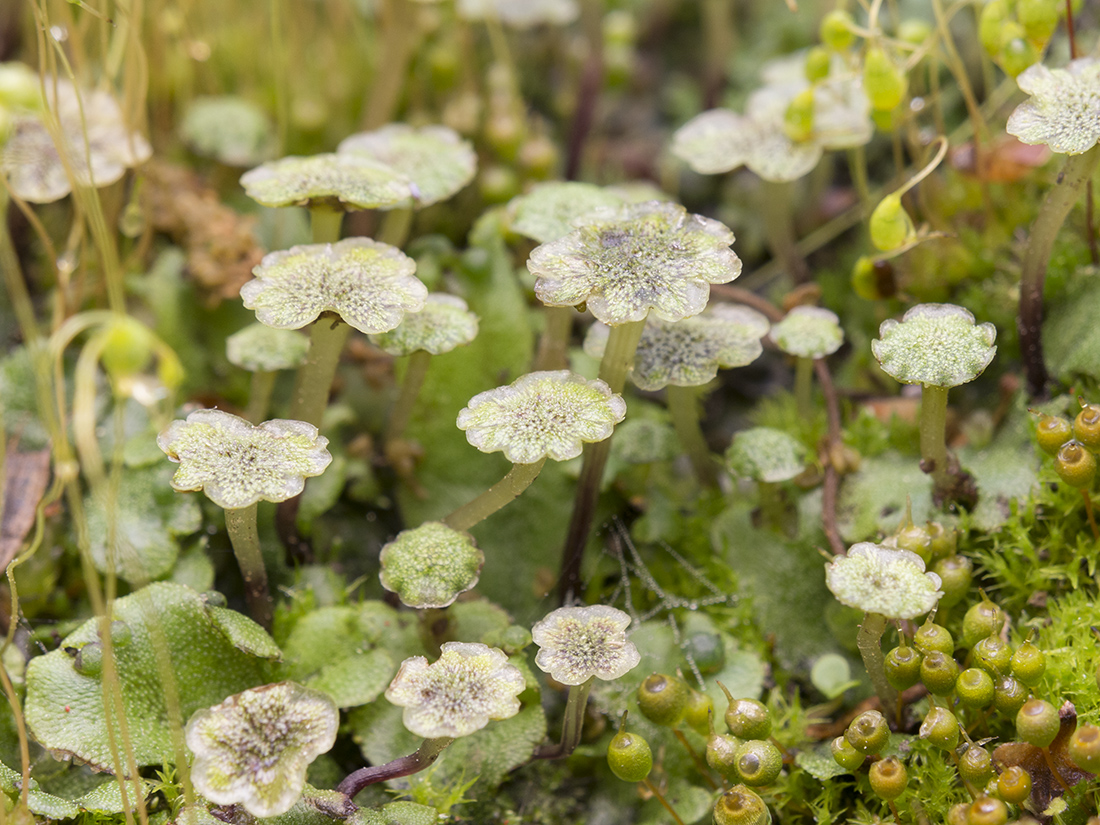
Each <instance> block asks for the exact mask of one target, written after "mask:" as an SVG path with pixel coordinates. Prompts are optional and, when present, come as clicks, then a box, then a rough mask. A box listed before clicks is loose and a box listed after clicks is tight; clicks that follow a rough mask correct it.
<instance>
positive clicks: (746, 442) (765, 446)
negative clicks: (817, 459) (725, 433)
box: [726, 427, 806, 529]
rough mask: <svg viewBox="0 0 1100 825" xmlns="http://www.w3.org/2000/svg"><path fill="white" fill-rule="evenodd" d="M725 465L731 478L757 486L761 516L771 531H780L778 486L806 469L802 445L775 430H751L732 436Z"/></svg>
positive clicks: (780, 508)
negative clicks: (735, 476) (753, 482)
mask: <svg viewBox="0 0 1100 825" xmlns="http://www.w3.org/2000/svg"><path fill="white" fill-rule="evenodd" d="M726 464H727V465H728V466H729V468H730V470H731V471H732V472H733V473H734V475H737V476H740V477H741V478H751V479H752V480H753V481H755V482H756V483H757V485H758V487H759V492H760V512H761V515H762V516H763V517H764V520H765V521H766V522H767V523H768V524H769V525H770V526H771V527H772V528H773V529H781V527H782V524H783V522H784V510H785V507H784V503H783V496H782V493H781V491H780V489H779V484H780V483H782V482H784V481H790V480H791V479H792V478H794V477H795V476H797V475H799V474H800V473H801V472H802V471H803V470H805V469H806V447H805V446H804V445H803V444H802V442H800V441H799V440H798V439H796V438H794V437H793V436H790V435H788V434H787V433H785V432H783V431H782V430H777V429H775V428H774V427H750V428H749V429H747V430H741V431H740V432H738V433H737V434H736V435H734V437H733V440H732V441H731V442H730V446H729V449H728V450H726Z"/></svg>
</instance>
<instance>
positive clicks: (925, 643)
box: [913, 620, 955, 656]
mask: <svg viewBox="0 0 1100 825" xmlns="http://www.w3.org/2000/svg"><path fill="white" fill-rule="evenodd" d="M913 644H914V645H916V646H917V649H918V650H920V651H921V652H922V653H930V652H932V651H933V650H938V651H939V652H940V653H945V654H947V655H948V656H950V655H951V654H952V653H954V652H955V639H954V638H952V636H951V631H949V630H948V629H947V628H946V627H944V626H943V625H938V624H936V623H935V622H933V621H931V620H929V621H926V622H925V623H924V624H922V625H921V626H920V627H918V628H917V632H916V633H914V634H913Z"/></svg>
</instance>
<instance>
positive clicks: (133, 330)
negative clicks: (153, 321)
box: [102, 315, 153, 381]
mask: <svg viewBox="0 0 1100 825" xmlns="http://www.w3.org/2000/svg"><path fill="white" fill-rule="evenodd" d="M102 358H103V368H104V369H105V370H106V371H107V374H108V375H110V376H111V378H113V379H115V380H116V381H117V380H119V379H122V378H129V377H131V376H133V375H136V374H137V373H139V372H141V371H142V370H144V369H145V368H146V367H147V366H148V365H149V362H150V361H152V360H153V334H152V333H151V332H150V331H149V329H148V328H147V327H146V326H145V325H144V324H142V323H141V322H140V321H135V320H134V319H133V318H131V317H129V316H128V315H120V316H119V317H118V318H116V319H115V320H112V321H111V322H110V325H109V326H108V327H107V330H106V337H105V339H104V346H103V356H102Z"/></svg>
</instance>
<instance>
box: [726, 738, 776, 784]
mask: <svg viewBox="0 0 1100 825" xmlns="http://www.w3.org/2000/svg"><path fill="white" fill-rule="evenodd" d="M781 770H783V754H781V753H780V752H779V748H777V747H776V746H775V745H773V744H772V743H771V742H770V741H768V740H767V739H750V740H748V741H747V742H742V743H741V747H739V748H738V749H737V773H738V775H739V776H740V777H741V781H742V782H744V783H745V784H746V785H751V786H752V787H754V788H759V787H761V786H762V785H770V784H771V783H772V782H774V781H775V780H776V778H777V777H778V776H779V772H780V771H781Z"/></svg>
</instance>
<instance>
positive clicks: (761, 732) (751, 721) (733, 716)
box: [718, 682, 772, 739]
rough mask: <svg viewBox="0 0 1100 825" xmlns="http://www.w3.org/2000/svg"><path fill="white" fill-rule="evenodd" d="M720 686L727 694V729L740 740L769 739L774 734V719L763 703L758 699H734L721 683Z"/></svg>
mask: <svg viewBox="0 0 1100 825" xmlns="http://www.w3.org/2000/svg"><path fill="white" fill-rule="evenodd" d="M718 686H719V687H720V688H722V691H723V692H724V693H725V694H726V698H727V699H728V700H729V707H727V708H726V727H727V728H729V731H730V733H732V734H733V735H734V736H736V737H737V738H738V739H767V738H768V737H769V736H771V733H772V717H771V714H770V713H768V709H767V707H765V705H764V703H763V702H758V701H757V700H756V699H734V698H733V695H732V694H731V693H730V692H729V691H728V690H726V686H725V685H723V684H722V683H721V682H719V683H718Z"/></svg>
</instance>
